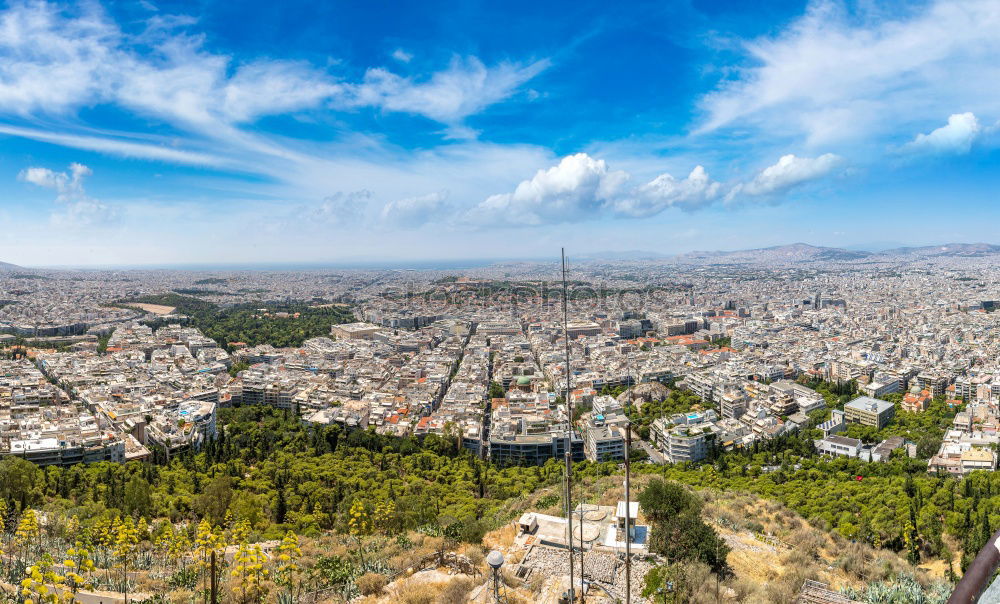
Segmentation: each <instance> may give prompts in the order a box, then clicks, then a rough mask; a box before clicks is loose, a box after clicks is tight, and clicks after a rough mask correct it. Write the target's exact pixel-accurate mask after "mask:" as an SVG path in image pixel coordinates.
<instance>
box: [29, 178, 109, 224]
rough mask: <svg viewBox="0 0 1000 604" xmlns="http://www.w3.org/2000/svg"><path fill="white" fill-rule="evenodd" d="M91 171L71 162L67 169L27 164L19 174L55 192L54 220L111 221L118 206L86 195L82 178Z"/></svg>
mask: <svg viewBox="0 0 1000 604" xmlns="http://www.w3.org/2000/svg"><path fill="white" fill-rule="evenodd" d="M91 174H93V172H92V171H91V170H90V168H88V167H87V166H85V165H83V164H78V163H72V164H70V165H69V171H68V172H54V171H52V170H50V169H48V168H39V167H30V168H26V169H24V170H21V172H20V173H19V174H18V178H19V179H20V180H22V181H24V182H28V183H31V184H33V185H37V186H39V187H44V188H46V189H53V190H54V191H55V192H56V203H57V204H59V205H60V206H61V207H60V208H59V209H58V210H56V211H55V212H53V213H52V214H51V219H52V222H53V223H54V224H57V225H60V226H68V227H88V226H99V225H103V224H106V223H110V222H113V221H115V220H116V219H117V218H118V210H117V209H116V208H113V207H110V206H107V205H105V204H104V203H102V202H100V201H98V200H97V199H94V198H92V197H90V196H88V195H87V193H86V191H84V188H83V179H84V178H86V177H88V176H90V175H91Z"/></svg>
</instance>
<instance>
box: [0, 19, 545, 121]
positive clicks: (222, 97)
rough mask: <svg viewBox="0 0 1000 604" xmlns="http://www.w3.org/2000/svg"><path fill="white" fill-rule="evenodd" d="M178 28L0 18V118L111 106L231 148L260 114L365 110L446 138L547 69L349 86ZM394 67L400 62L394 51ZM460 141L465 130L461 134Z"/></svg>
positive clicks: (371, 75)
mask: <svg viewBox="0 0 1000 604" xmlns="http://www.w3.org/2000/svg"><path fill="white" fill-rule="evenodd" d="M193 23H194V22H193V20H191V19H190V18H165V17H160V16H153V17H151V18H149V19H148V21H147V22H146V29H145V30H144V31H142V32H141V33H139V34H126V33H124V32H123V31H122V30H121V28H120V27H119V26H118V25H117V24H116V23H115V22H114V21H112V20H111V19H110V17H109V16H108V15H107V14H106V13H105V12H104V11H103V10H102V9H101V7H100V6H99V5H98V4H84V5H82V8H81V7H79V6H77V7H74V8H72V9H68V10H66V11H63V10H60V9H59V8H58V7H56V6H55V5H51V4H46V3H44V2H40V3H34V4H15V5H13V6H11V7H10V8H8V9H7V10H5V11H2V12H0V113H8V114H12V115H18V116H21V117H34V116H37V114H39V113H46V114H60V115H65V114H68V113H71V112H73V111H75V110H77V109H79V108H81V107H85V106H92V105H97V104H117V105H119V106H122V107H125V108H128V109H130V110H132V111H135V112H137V113H140V114H142V115H146V116H153V117H156V118H158V119H161V120H163V121H165V122H167V123H170V124H172V125H175V126H179V127H182V128H185V129H187V130H189V131H192V132H195V133H198V134H202V135H207V136H212V137H221V138H226V139H231V138H232V137H234V136H235V135H236V133H235V131H234V127H235V126H236V125H239V124H246V123H252V122H253V121H255V120H257V119H259V118H261V117H263V116H268V115H278V114H287V113H290V112H296V111H303V110H315V111H324V110H329V109H330V108H331V107H332V108H337V109H354V108H359V107H375V108H378V109H381V110H383V111H395V112H403V113H411V114H417V115H422V116H425V117H428V118H430V119H432V120H435V121H438V122H440V123H442V124H445V125H447V126H449V127H454V128H455V129H456V131H461V130H462V124H461V122H462V120H464V119H465V118H467V117H468V116H470V115H473V114H475V113H478V112H480V111H482V110H483V109H484V108H486V107H488V106H489V105H491V104H494V103H497V102H499V101H502V100H504V99H506V98H508V97H509V96H511V95H512V94H513V93H514V92H515V90H516V89H517V88H518V87H519V86H520V85H521V84H523V83H524V82H526V81H528V80H530V79H531V78H533V77H534V76H535V75H537V74H538V73H539V72H541V71H542V70H543V69H544V68H545V67H546V66H547V65H548V62H547V61H538V62H535V63H531V64H528V65H521V64H518V63H509V62H503V63H500V64H497V65H494V66H486V65H484V64H483V63H482V61H480V60H479V59H478V58H476V57H471V56H470V57H465V58H459V57H456V58H455V59H453V61H452V62H451V64H450V65H449V66H448V67H447V68H445V69H444V70H442V71H439V72H436V73H432V74H429V75H427V76H424V77H412V78H411V77H402V76H399V75H396V74H394V73H392V72H390V71H388V70H386V69H384V68H374V69H369V70H368V72H367V73H366V75H365V76H364V78H363V80H362V81H361V82H355V83H347V82H341V81H338V78H336V77H335V76H334V75H333V74H331V73H329V72H328V70H327V69H325V68H319V67H317V66H314V65H311V64H309V63H306V62H301V61H283V60H275V59H268V58H261V59H257V60H253V61H249V62H246V63H237V62H236V61H234V59H233V58H232V57H231V56H229V55H225V54H220V53H216V52H211V51H209V50H208V49H207V48H206V44H205V38H204V36H201V35H196V34H189V33H187V28H189V27H190V26H191V25H192V24H193ZM395 58H396V59H400V60H401V58H404V57H403V55H400V54H399V53H398V52H397V53H395ZM466 134H468V131H466Z"/></svg>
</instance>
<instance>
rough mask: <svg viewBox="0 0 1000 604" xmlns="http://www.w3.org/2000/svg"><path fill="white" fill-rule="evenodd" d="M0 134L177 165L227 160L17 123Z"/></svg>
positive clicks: (144, 143)
mask: <svg viewBox="0 0 1000 604" xmlns="http://www.w3.org/2000/svg"><path fill="white" fill-rule="evenodd" d="M0 134H7V135H10V136H19V137H22V138H30V139H32V140H36V141H42V142H46V143H53V144H56V145H61V146H63V147H71V148H73V149H86V150H88V151H99V152H101V153H107V154H109V155H117V156H119V157H133V158H142V159H155V160H164V161H169V162H173V163H178V164H192V165H201V166H220V165H223V164H225V163H226V161H225V160H223V159H221V158H219V157H215V156H213V155H210V154H207V153H199V152H196V151H185V150H183V149H175V148H172V147H168V146H166V142H163V143H162V144H152V143H148V142H136V141H134V140H123V139H122V138H119V137H112V136H110V135H109V136H107V137H101V136H83V135H77V134H64V133H59V132H52V131H48V130H37V129H34V128H20V127H17V126H6V125H2V124H0Z"/></svg>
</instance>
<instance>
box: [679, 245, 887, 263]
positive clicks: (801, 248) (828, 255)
mask: <svg viewBox="0 0 1000 604" xmlns="http://www.w3.org/2000/svg"><path fill="white" fill-rule="evenodd" d="M871 255H872V253H871V252H865V251H851V250H845V249H841V248H837V247H822V246H816V245H809V244H808V243H793V244H790V245H778V246H774V247H765V248H757V249H752V250H737V251H732V252H690V253H687V254H681V255H679V256H675V259H676V260H677V261H679V262H695V263H708V264H726V263H737V264H757V263H762V264H767V263H786V262H820V261H845V260H860V259H863V258H868V257H869V256H871Z"/></svg>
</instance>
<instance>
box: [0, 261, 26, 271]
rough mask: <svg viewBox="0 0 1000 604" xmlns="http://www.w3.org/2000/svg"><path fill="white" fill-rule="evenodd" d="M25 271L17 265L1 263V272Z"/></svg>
mask: <svg viewBox="0 0 1000 604" xmlns="http://www.w3.org/2000/svg"><path fill="white" fill-rule="evenodd" d="M21 270H24V269H23V268H21V267H20V266H18V265H16V264H8V263H7V262H0V272H5V271H7V272H9V271H21Z"/></svg>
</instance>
